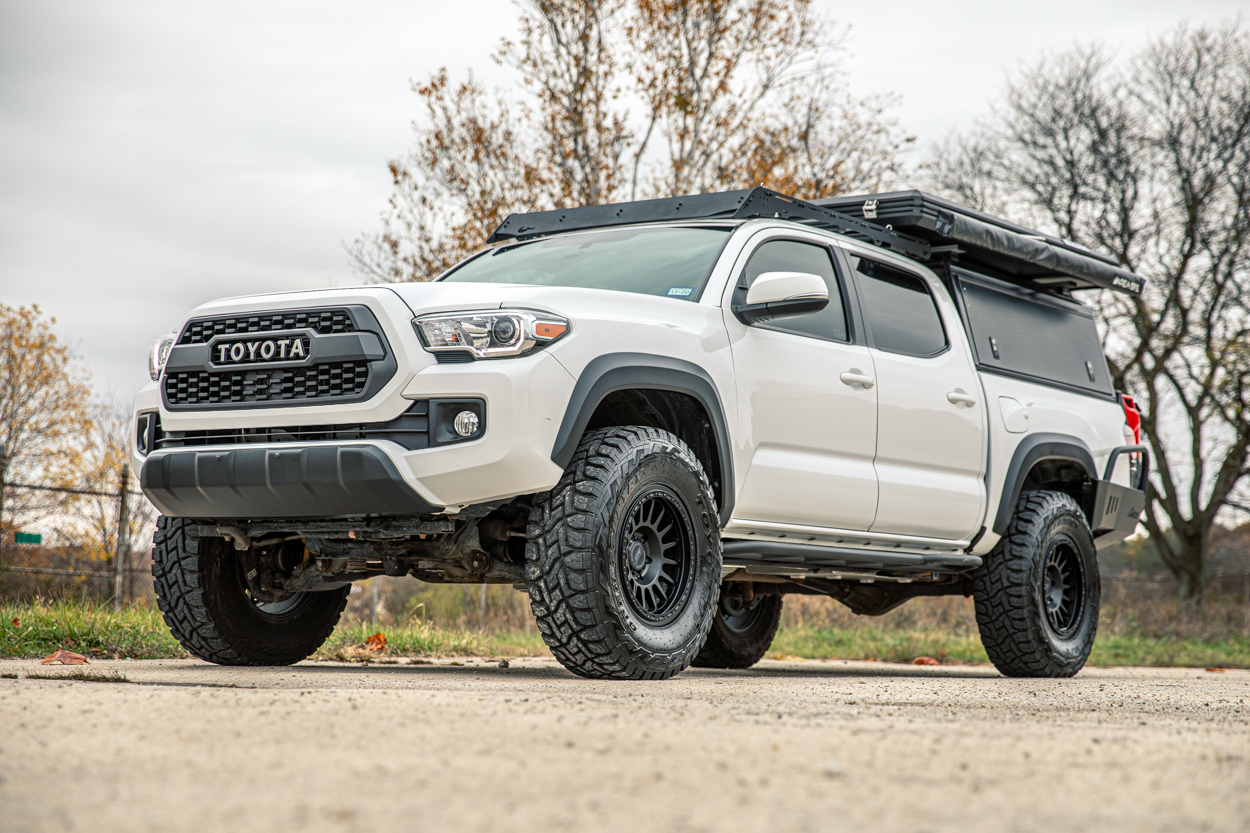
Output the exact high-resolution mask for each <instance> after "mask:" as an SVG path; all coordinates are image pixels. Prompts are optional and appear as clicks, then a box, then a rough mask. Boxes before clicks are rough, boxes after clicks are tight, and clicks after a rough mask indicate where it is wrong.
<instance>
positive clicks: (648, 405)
mask: <svg viewBox="0 0 1250 833" xmlns="http://www.w3.org/2000/svg"><path fill="white" fill-rule="evenodd" d="M622 425H645V426H648V427H650V428H659V429H662V430H664V431H668V432H670V433H672V434H674V435H676V436H677V438H678V439H680V440H681V441H682V442H684V443H685V444H686V445H688V446H690V450H691V451H693V452H694V455H695V457H697V458H698V460H699V462H700V463H701V464H703V470H704V471H705V472H707V476H708V480H710V481H712V494H713V495H715V496H716V504H717V505H718V506H724V505H725V495H724V474H723V472H722V471H721V465H720V457H719V455H718V454H717V453H716V434H715V433H714V432H713V430H712V421H711V418H710V417H709V416H708V413H707V410H706V409H705V408H704V407H703V403H701V402H700V401H699V400H698V399H696V398H695V397H693V396H690V395H689V394H685V393H679V392H677V391H671V390H653V389H630V390H618V391H613V392H612V393H609V394H608V395H607V396H605V397H604V398H603V401H602V402H600V403H599V406H598V407H597V408H595V412H594V413H593V414H592V415H591V417H590V421H589V422H588V423H586V430H587V431H593V430H595V429H597V428H612V427H615V426H622Z"/></svg>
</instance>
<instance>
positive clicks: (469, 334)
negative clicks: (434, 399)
mask: <svg viewBox="0 0 1250 833" xmlns="http://www.w3.org/2000/svg"><path fill="white" fill-rule="evenodd" d="M412 325H413V326H414V327H415V328H416V330H417V334H418V335H419V336H420V337H421V342H422V343H423V344H424V345H425V349H427V350H429V351H430V352H431V353H445V352H448V351H457V352H464V351H465V350H467V351H469V352H470V353H472V354H473V357H474V358H478V359H495V358H502V357H504V356H520V355H524V354H525V353H528V352H530V351H532V350H537V349H539V348H541V347H543V346H544V345H547V344H550V343H551V342H553V341H555V340H556V339H558V338H560V337H561V336H563V335H564V334H565V333H567V332H568V331H569V322H568V321H567V320H566V319H564V318H561V317H560V316H558V315H547V314H545V313H533V312H516V311H511V310H500V311H498V312H458V313H450V314H448V313H440V314H438V315H423V316H421V317H420V318H415V319H413V322H412Z"/></svg>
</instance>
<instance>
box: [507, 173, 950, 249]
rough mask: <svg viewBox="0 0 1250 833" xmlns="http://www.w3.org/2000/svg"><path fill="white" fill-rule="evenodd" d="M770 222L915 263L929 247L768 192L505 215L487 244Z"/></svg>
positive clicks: (913, 238)
mask: <svg viewBox="0 0 1250 833" xmlns="http://www.w3.org/2000/svg"><path fill="white" fill-rule="evenodd" d="M758 218H774V219H778V220H790V221H792V222H795V223H802V224H803V225H808V226H815V227H816V228H821V229H825V230H827V231H835V232H837V233H839V234H845V235H847V236H848V237H853V238H855V239H857V240H862V241H864V242H865V243H871V244H872V245H875V246H880V247H882V248H884V249H890V250H891V251H895V252H898V253H899V254H904V255H907V256H909V257H913V258H916V259H917V260H927V259H928V258H929V244H928V243H926V242H925V241H923V240H920V239H918V238H915V237H911V236H909V235H906V234H899V233H897V232H894V231H891V230H890V229H886V228H882V227H880V226H876V225H873V224H872V223H868V222H865V221H864V220H861V219H859V218H858V217H855V216H853V215H849V214H844V213H843V212H841V211H837V210H833V209H828V208H821V207H820V206H817V205H814V204H812V203H810V202H804V201H803V200H796V199H795V198H794V197H787V196H786V195H785V194H779V193H777V192H776V191H771V190H769V189H768V188H748V189H746V190H744V191H723V192H721V193H719V194H695V195H693V196H687V197H668V198H665V199H659V200H641V201H639V202H622V203H615V204H610V205H588V206H586V207H584V208H565V209H557V210H555V211H537V212H534V213H533V214H509V215H508V217H507V218H506V219H505V220H504V221H503V222H502V223H500V224H499V228H497V229H495V233H494V234H492V235H491V236H490V239H489V240H487V241H486V242H487V243H500V242H503V241H505V240H528V239H530V238H532V237H542V236H544V235H547V234H558V233H560V232H565V231H583V230H586V229H596V228H608V227H611V226H632V225H636V224H638V223H662V222H673V221H679V220H754V219H758Z"/></svg>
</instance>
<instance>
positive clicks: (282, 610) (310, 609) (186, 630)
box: [152, 516, 351, 665]
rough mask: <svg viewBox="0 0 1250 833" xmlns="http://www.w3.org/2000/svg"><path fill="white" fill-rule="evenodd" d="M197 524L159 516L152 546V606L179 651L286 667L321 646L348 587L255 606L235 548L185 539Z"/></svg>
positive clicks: (235, 662) (216, 540) (212, 658)
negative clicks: (176, 643) (178, 643)
mask: <svg viewBox="0 0 1250 833" xmlns="http://www.w3.org/2000/svg"><path fill="white" fill-rule="evenodd" d="M195 523H196V522H195V521H190V520H187V519H185V518H166V517H163V516H162V517H161V518H159V519H158V520H157V522H156V534H155V536H153V541H152V543H153V546H152V581H153V585H154V588H155V590H156V603H157V605H158V606H159V607H160V609H161V614H162V615H163V616H164V618H165V624H166V625H168V626H169V630H170V631H171V632H172V633H173V635H174V638H175V639H177V640H178V641H179V642H180V643H181V644H182V647H184V648H186V649H187V650H188V651H190V652H191V653H192V654H195V655H196V656H197V657H199V658H200V659H206V660H208V661H209V662H215V663H217V664H218V665H290V664H291V663H294V662H299V661H300V660H302V659H304V658H305V657H307V656H308V655H309V654H311V653H313V652H314V651H316V650H317V649H318V648H320V647H321V644H322V643H323V642H325V641H326V639H328V638H329V636H330V633H331V632H332V631H333V630H334V626H335V625H336V624H338V621H339V616H340V615H341V614H342V612H343V608H344V606H346V604H347V594H348V592H349V591H350V590H351V588H350V587H341V588H338V589H336V590H328V591H324V592H316V593H296V594H295V595H294V596H292V597H291V598H289V599H287V600H286V601H283V602H277V603H273V604H258V603H257V602H256V601H255V600H253V599H252V597H251V596H249V595H248V593H247V585H246V583H245V581H244V579H243V568H242V564H241V560H240V559H239V557H238V554H237V553H236V552H235V550H234V548H233V547H231V546H230V545H229V544H228V542H227V541H226V540H225V539H223V538H197V537H193V536H191V535H188V534H187V529H188V527H190V526H192V525H194V524H195Z"/></svg>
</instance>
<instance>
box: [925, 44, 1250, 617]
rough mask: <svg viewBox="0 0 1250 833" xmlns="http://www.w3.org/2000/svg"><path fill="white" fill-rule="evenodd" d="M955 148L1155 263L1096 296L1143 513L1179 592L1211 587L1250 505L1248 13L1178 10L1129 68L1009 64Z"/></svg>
mask: <svg viewBox="0 0 1250 833" xmlns="http://www.w3.org/2000/svg"><path fill="white" fill-rule="evenodd" d="M977 142H980V143H981V144H982V146H993V147H996V148H998V149H999V152H998V153H997V155H996V157H995V158H996V160H997V163H996V164H990V165H985V164H984V163H985V161H986V157H985V155H984V154H982V153H981V151H980V150H979V149H978V147H977V146H976V143H977ZM955 158H956V164H952V165H950V166H949V167H948V168H947V170H946V171H945V172H943V173H942V176H943V177H944V178H945V181H946V182H947V183H950V182H951V180H952V179H955V178H956V177H953V176H952V173H953V172H956V171H958V170H960V166H962V167H963V169H964V170H966V171H970V172H971V173H973V174H974V175H975V185H974V186H973V187H974V188H982V189H983V188H985V187H986V185H987V183H988V184H992V185H993V186H994V187H1000V186H1001V187H1002V188H1003V189H1004V192H1005V193H1007V194H1009V195H1010V196H1009V199H1011V200H1018V201H1021V202H1022V203H1024V204H1025V206H1026V208H1027V209H1029V210H1032V211H1033V212H1035V213H1034V216H1035V217H1037V218H1038V219H1040V220H1043V221H1045V223H1046V224H1047V225H1049V226H1051V227H1052V228H1053V229H1054V230H1055V231H1056V232H1057V233H1059V234H1061V235H1062V236H1064V237H1066V238H1069V239H1071V240H1074V241H1077V242H1079V243H1082V244H1084V245H1087V246H1090V247H1091V248H1096V249H1099V250H1103V251H1108V252H1111V253H1113V254H1114V255H1115V257H1116V258H1117V259H1118V260H1119V261H1120V263H1122V264H1123V265H1124V266H1126V267H1127V268H1129V269H1132V270H1133V271H1135V272H1138V273H1139V274H1142V275H1144V276H1145V277H1147V278H1148V279H1149V281H1150V283H1149V285H1148V287H1147V289H1146V291H1145V293H1144V294H1143V295H1142V296H1141V297H1140V298H1133V299H1127V298H1124V297H1123V296H1106V297H1103V298H1101V299H1100V306H1101V312H1102V315H1103V317H1104V320H1105V322H1106V325H1107V346H1108V354H1109V358H1110V362H1111V369H1112V375H1113V378H1114V379H1115V382H1116V385H1117V387H1119V388H1121V389H1123V390H1126V391H1128V392H1130V393H1132V394H1133V395H1134V396H1135V397H1136V398H1137V401H1138V404H1139V405H1141V406H1144V415H1143V427H1144V429H1145V433H1146V436H1147V438H1148V441H1149V443H1150V446H1151V449H1152V451H1153V458H1154V460H1155V477H1154V481H1153V488H1152V490H1151V495H1150V500H1149V502H1148V504H1147V509H1146V517H1145V520H1144V521H1143V523H1144V524H1145V526H1146V529H1147V530H1148V531H1149V532H1150V535H1151V538H1152V540H1153V542H1154V544H1155V546H1156V547H1157V548H1158V550H1159V554H1160V556H1161V558H1162V559H1163V562H1164V563H1165V564H1166V565H1167V566H1168V568H1169V569H1170V570H1171V571H1172V573H1173V574H1174V575H1175V576H1176V578H1177V580H1178V583H1179V593H1180V596H1181V598H1182V599H1183V600H1186V601H1194V602H1198V603H1200V602H1201V599H1202V588H1203V581H1202V579H1203V570H1204V564H1205V559H1206V552H1207V548H1208V545H1209V543H1210V539H1211V533H1212V531H1213V528H1214V526H1215V523H1216V521H1217V519H1218V518H1219V517H1220V516H1221V513H1223V512H1226V511H1228V510H1229V509H1232V508H1238V507H1240V508H1242V509H1247V510H1250V507H1247V506H1246V504H1245V502H1244V501H1240V500H1239V499H1238V497H1237V495H1238V490H1239V489H1240V488H1242V487H1243V486H1244V484H1245V478H1246V476H1247V474H1250V467H1248V465H1247V464H1248V462H1250V409H1248V405H1247V389H1248V387H1250V361H1248V359H1250V348H1248V346H1247V344H1248V340H1250V317H1248V313H1247V307H1248V305H1250V256H1248V251H1247V246H1250V37H1248V36H1247V34H1246V32H1245V31H1244V30H1243V28H1242V26H1241V24H1240V22H1239V21H1236V22H1231V23H1226V24H1223V25H1221V26H1215V27H1209V26H1201V27H1197V28H1190V27H1189V26H1187V25H1182V26H1180V27H1178V28H1177V29H1176V30H1174V31H1172V32H1171V33H1169V34H1168V35H1166V36H1164V37H1161V38H1158V39H1156V40H1155V41H1153V42H1152V43H1151V44H1150V45H1149V46H1148V47H1147V48H1146V49H1145V50H1144V51H1143V52H1142V53H1141V54H1139V55H1137V56H1136V57H1135V58H1133V60H1132V61H1131V62H1129V64H1128V66H1127V67H1125V68H1123V69H1120V68H1117V66H1116V65H1115V63H1114V62H1113V61H1112V60H1111V59H1110V57H1109V56H1108V55H1107V54H1106V53H1105V52H1103V51H1102V50H1100V49H1098V48H1080V49H1076V50H1073V51H1071V52H1069V53H1066V54H1062V55H1058V56H1055V57H1050V58H1047V59H1045V60H1043V61H1041V62H1039V63H1038V64H1036V65H1035V66H1033V67H1030V68H1028V69H1026V70H1024V71H1023V72H1021V73H1019V74H1018V75H1016V76H1015V77H1014V78H1013V79H1011V81H1010V82H1009V85H1008V89H1007V94H1006V96H1005V101H1004V104H1003V106H1002V108H1001V109H1000V110H999V111H998V112H997V113H996V116H995V119H994V121H993V122H992V123H991V124H990V125H989V127H988V128H987V130H986V131H985V132H983V133H982V134H980V135H979V136H976V137H974V138H973V140H967V139H966V140H964V141H963V142H962V143H959V146H958V148H956V150H955ZM969 162H972V163H973V164H971V165H969V164H968V163H969ZM987 169H989V170H987ZM951 190H952V191H953V193H952V196H955V197H956V198H959V197H961V196H962V195H963V194H961V193H960V190H959V189H958V188H953V189H951ZM965 193H966V192H965ZM974 193H975V192H974ZM1169 532H1170V533H1171V536H1170V537H1169V535H1168V534H1165V533H1169Z"/></svg>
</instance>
